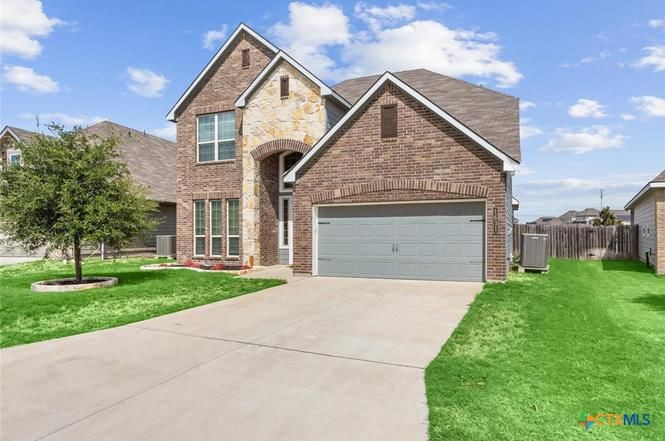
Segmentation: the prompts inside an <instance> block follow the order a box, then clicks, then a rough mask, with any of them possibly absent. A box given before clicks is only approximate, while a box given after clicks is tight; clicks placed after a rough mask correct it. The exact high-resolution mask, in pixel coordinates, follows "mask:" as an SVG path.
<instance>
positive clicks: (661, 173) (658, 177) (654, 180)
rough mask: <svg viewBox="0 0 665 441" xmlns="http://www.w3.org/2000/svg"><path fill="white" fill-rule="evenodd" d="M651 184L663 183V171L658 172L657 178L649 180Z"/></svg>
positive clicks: (664, 174) (664, 172) (664, 176)
mask: <svg viewBox="0 0 665 441" xmlns="http://www.w3.org/2000/svg"><path fill="white" fill-rule="evenodd" d="M651 182H665V170H663V171H662V172H660V173H659V174H658V176H656V177H655V178H653V179H652V180H651Z"/></svg>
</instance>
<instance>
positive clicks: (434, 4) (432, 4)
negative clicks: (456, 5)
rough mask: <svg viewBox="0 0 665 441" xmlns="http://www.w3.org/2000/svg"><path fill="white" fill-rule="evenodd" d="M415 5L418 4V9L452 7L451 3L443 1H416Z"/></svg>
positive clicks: (436, 9) (444, 8) (437, 9)
mask: <svg viewBox="0 0 665 441" xmlns="http://www.w3.org/2000/svg"><path fill="white" fill-rule="evenodd" d="M416 6H418V9H422V10H423V11H439V10H441V11H443V10H447V9H453V7H452V6H451V5H449V4H448V3H443V2H418V3H416Z"/></svg>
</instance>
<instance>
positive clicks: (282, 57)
mask: <svg viewBox="0 0 665 441" xmlns="http://www.w3.org/2000/svg"><path fill="white" fill-rule="evenodd" d="M282 61H284V62H287V63H288V64H290V65H291V66H293V67H294V68H295V69H296V70H297V71H298V72H300V73H301V74H303V75H304V76H305V77H307V78H308V79H309V80H310V81H311V82H312V83H314V84H316V85H317V86H319V89H320V91H321V95H324V96H325V95H328V96H332V97H333V98H334V99H335V100H336V101H338V102H339V103H340V104H342V105H344V106H346V108H347V109H348V108H350V107H351V103H349V102H348V101H347V100H346V99H345V98H344V97H342V96H341V95H339V94H338V93H337V92H335V90H333V89H332V88H331V87H330V86H328V85H327V84H326V83H324V82H323V81H321V80H320V79H319V78H318V77H317V76H316V75H314V74H313V73H312V72H310V71H309V70H307V69H306V68H305V67H303V65H302V64H300V63H298V62H297V61H296V60H295V59H293V58H291V56H290V55H289V54H287V53H286V52H284V51H283V50H280V51H279V52H277V55H275V57H274V58H273V59H272V60H270V63H268V64H267V65H266V67H264V68H263V70H262V71H261V73H259V74H258V75H257V76H256V78H254V81H252V82H251V83H250V84H249V86H247V89H245V91H244V92H243V93H242V94H241V95H240V97H238V99H237V100H236V102H235V106H236V107H245V104H246V101H247V98H249V96H250V95H251V94H252V93H253V92H254V91H255V90H256V88H257V87H258V86H259V85H260V84H261V83H263V81H264V80H265V79H266V77H267V76H268V75H269V74H270V72H272V71H273V69H275V68H276V67H277V66H278V65H279V63H280V62H282Z"/></svg>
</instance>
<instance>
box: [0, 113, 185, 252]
mask: <svg viewBox="0 0 665 441" xmlns="http://www.w3.org/2000/svg"><path fill="white" fill-rule="evenodd" d="M83 130H84V131H85V132H86V134H88V135H97V136H99V137H102V138H104V137H108V136H111V135H114V136H116V137H118V139H119V143H118V145H117V149H118V151H119V153H120V155H121V156H122V158H123V160H124V162H125V163H126V165H127V168H128V170H129V173H130V174H131V176H132V178H133V179H134V181H136V182H137V183H139V184H142V185H145V186H146V187H147V188H148V190H149V196H150V198H151V199H152V200H154V201H156V202H158V203H159V210H158V212H157V213H156V214H155V217H156V218H157V219H159V220H160V224H159V225H158V226H157V228H156V229H155V231H154V232H151V233H150V234H149V235H148V237H146V238H144V239H136V240H135V241H134V242H133V243H132V244H131V245H130V246H129V247H127V248H125V249H123V250H122V254H154V252H155V245H156V244H155V236H156V235H175V233H176V225H175V224H176V203H175V202H176V197H175V194H176V191H175V158H176V148H175V143H174V142H171V141H168V140H166V139H163V138H159V137H157V136H153V135H149V134H146V133H145V132H143V131H139V130H135V129H132V128H129V127H125V126H123V125H120V124H116V123H113V122H111V121H102V122H100V123H97V124H94V125H91V126H89V127H87V128H85V129H83ZM34 135H35V132H31V131H28V130H23V129H19V128H17V127H9V126H7V127H5V129H4V130H3V131H2V133H1V134H0V146H2V152H3V153H2V157H3V168H4V167H8V166H11V164H12V162H16V161H17V159H10V158H11V157H12V155H14V157H15V156H18V157H19V159H18V161H20V149H18V146H17V145H16V143H17V142H20V141H23V140H26V139H28V138H29V137H30V136H34ZM5 152H7V154H6V155H5ZM5 156H6V157H7V160H6V161H5ZM3 252H5V253H8V250H7V249H5V250H4V251H3V249H2V248H0V255H2V253H3Z"/></svg>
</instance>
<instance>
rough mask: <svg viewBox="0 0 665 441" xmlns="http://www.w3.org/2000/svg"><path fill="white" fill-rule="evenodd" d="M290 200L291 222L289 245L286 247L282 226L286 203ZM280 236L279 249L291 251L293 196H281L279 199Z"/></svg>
mask: <svg viewBox="0 0 665 441" xmlns="http://www.w3.org/2000/svg"><path fill="white" fill-rule="evenodd" d="M285 200H288V201H289V213H288V215H289V221H288V229H289V244H288V245H284V229H283V228H282V225H283V223H284V221H283V220H282V219H284V201H285ZM278 222H279V234H278V239H279V248H280V249H282V250H285V249H287V248H288V249H290V248H292V245H293V196H280V197H279V221H278Z"/></svg>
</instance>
